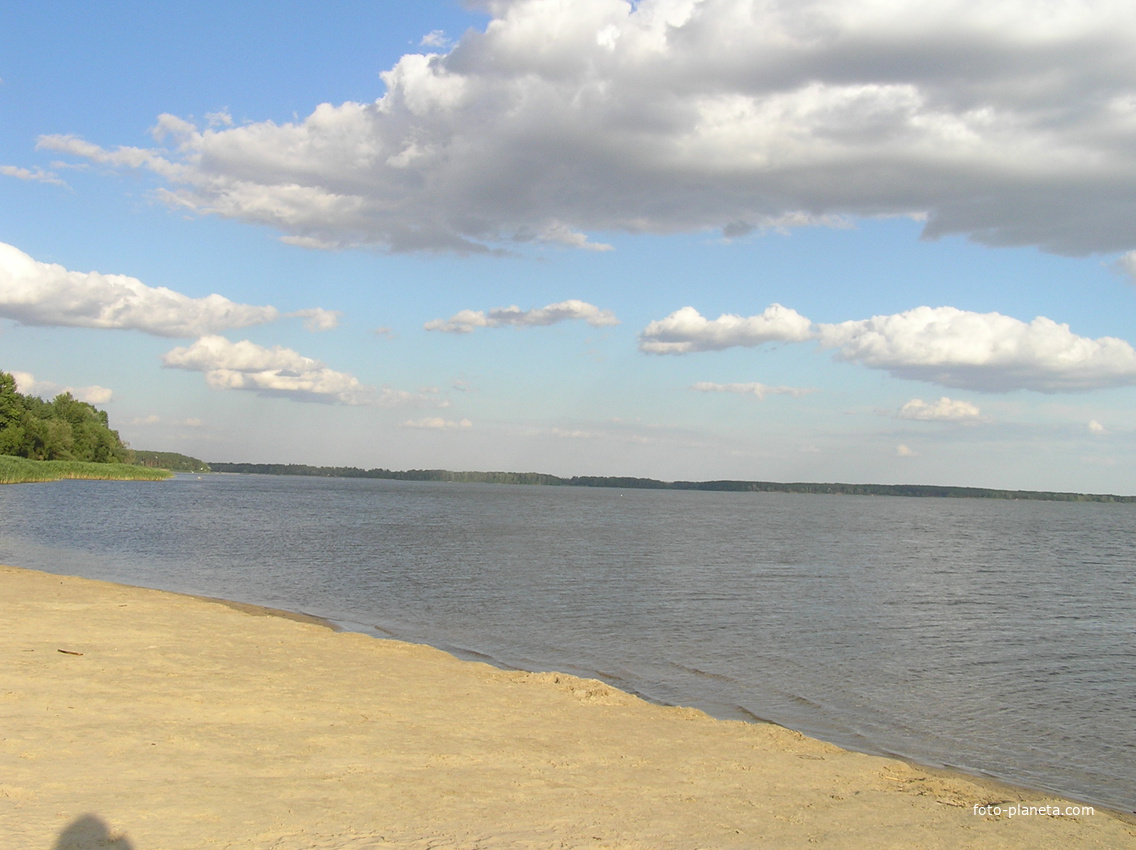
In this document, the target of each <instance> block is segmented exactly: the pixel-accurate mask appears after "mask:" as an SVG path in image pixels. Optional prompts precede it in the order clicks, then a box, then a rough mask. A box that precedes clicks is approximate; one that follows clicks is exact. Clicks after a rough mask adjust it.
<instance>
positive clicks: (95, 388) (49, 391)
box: [10, 372, 114, 404]
mask: <svg viewBox="0 0 1136 850" xmlns="http://www.w3.org/2000/svg"><path fill="white" fill-rule="evenodd" d="M10 374H11V375H12V377H13V378H15V379H16V388H17V389H18V390H19V391H20V392H21V393H23V394H24V395H34V396H38V397H40V398H54V397H55V396H57V395H59V394H60V393H71V395H72V396H73V397H74V398H76V399H78V400H79V401H85V402H87V404H106V403H107V402H108V401H110V400H111V399H112V398H114V392H113V391H112V390H109V389H107V388H106V387H100V386H99V385H98V384H92V385H91V386H89V387H69V386H61V385H60V384H57V383H55V382H54V381H37V380H36V379H35V376H34V375H33V374H32V373H31V372H11V373H10Z"/></svg>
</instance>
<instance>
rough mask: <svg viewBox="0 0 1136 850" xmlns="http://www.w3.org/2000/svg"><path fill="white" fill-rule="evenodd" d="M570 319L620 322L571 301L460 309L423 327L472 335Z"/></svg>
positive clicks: (608, 313)
mask: <svg viewBox="0 0 1136 850" xmlns="http://www.w3.org/2000/svg"><path fill="white" fill-rule="evenodd" d="M573 319H579V320H582V321H585V322H587V323H588V324H589V325H592V326H593V327H604V326H607V325H618V324H619V320H618V319H617V318H615V314H614V313H612V312H611V311H610V310H601V309H600V308H599V307H596V306H595V305H593V304H588V303H587V302H586V301H578V300H576V299H574V298H573V299H569V300H568V301H560V302H558V303H556V304H549V305H548V306H547V307H540V308H538V309H535V310H522V309H521V308H520V307H516V306H513V307H495V308H494V309H492V310H490V311H488V312H485V311H483V310H461V311H460V312H457V313H455V314H454V315H452V316H450V318H448V319H434V320H432V321H429V322H427V323H426V324H425V325H423V326H422V327H424V328H425V329H426V330H428V331H442V332H443V333H462V334H466V333H470V332H472V331H473V330H474V329H475V328H499V327H504V326H506V325H511V326H512V327H515V328H523V327H530V328H531V327H539V326H544V325H552V324H556V323H557V322H567V321H571V320H573Z"/></svg>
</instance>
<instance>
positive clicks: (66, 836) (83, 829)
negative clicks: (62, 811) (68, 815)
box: [51, 815, 134, 850]
mask: <svg viewBox="0 0 1136 850" xmlns="http://www.w3.org/2000/svg"><path fill="white" fill-rule="evenodd" d="M107 847H110V848H113V850H134V845H133V844H131V843H130V839H128V838H127V837H126V836H125V835H113V834H112V833H111V831H110V830H109V829H107V825H106V824H105V823H103V822H102V820H100V819H99V818H97V817H95V816H94V815H83V816H82V817H81V818H78V819H76V820H74V821H72V822H71V824H70V825H69V826H68V827H67V828H66V829H65V830H63V832H61V833H59V838H57V839H56V841H55V844H54V845H53V846H52V848H51V850H96V848H98V850H102V848H107Z"/></svg>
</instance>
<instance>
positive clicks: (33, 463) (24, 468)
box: [0, 455, 173, 484]
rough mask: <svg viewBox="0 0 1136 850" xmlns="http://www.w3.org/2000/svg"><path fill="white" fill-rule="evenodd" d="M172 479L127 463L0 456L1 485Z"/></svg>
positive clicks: (165, 471)
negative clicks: (77, 480)
mask: <svg viewBox="0 0 1136 850" xmlns="http://www.w3.org/2000/svg"><path fill="white" fill-rule="evenodd" d="M171 477H173V473H172V472H170V471H169V470H168V469H153V468H151V467H145V466H132V465H131V464H127V463H88V462H84V461H77V460H28V459H27V458H23V457H13V456H11V455H0V484H34V483H39V482H43V481H60V480H62V479H65V478H82V479H93V480H102V481H164V480H165V479H167V478H171Z"/></svg>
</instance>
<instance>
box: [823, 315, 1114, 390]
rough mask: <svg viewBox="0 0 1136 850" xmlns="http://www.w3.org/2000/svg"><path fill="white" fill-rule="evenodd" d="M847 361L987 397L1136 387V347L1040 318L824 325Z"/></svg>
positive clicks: (913, 318)
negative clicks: (1020, 391)
mask: <svg viewBox="0 0 1136 850" xmlns="http://www.w3.org/2000/svg"><path fill="white" fill-rule="evenodd" d="M820 340H821V344H822V345H823V346H824V347H826V348H835V349H836V356H837V357H838V358H839V359H841V360H847V361H854V362H857V363H861V364H863V365H865V366H869V367H871V368H873V369H884V370H886V371H888V372H890V373H891V374H892V375H895V376H896V377H900V378H910V379H914V380H920V381H928V382H930V383H933V384H939V385H940V386H945V387H961V388H964V389H971V390H979V391H983V392H1009V391H1011V390H1017V389H1028V390H1035V391H1038V392H1045V393H1052V392H1071V391H1079V390H1091V389H1099V388H1102V387H1115V386H1125V385H1131V384H1136V349H1133V347H1132V346H1131V345H1129V344H1128V343H1127V342H1125V341H1124V340H1122V339H1117V338H1115V337H1101V338H1099V339H1089V338H1088V337H1082V336H1077V335H1076V334H1074V333H1073V332H1072V331H1070V330H1069V326H1068V325H1063V324H1058V323H1057V322H1054V321H1053V320H1052V319H1047V318H1045V317H1043V316H1039V317H1037V318H1036V319H1034V320H1033V321H1032V322H1029V323H1026V322H1022V321H1020V320H1018V319H1014V318H1011V317H1010V316H1003V315H1001V314H1000V313H972V312H967V311H964V310H958V309H956V308H954V307H937V308H931V307H917V308H916V309H914V310H908V311H907V312H904V313H897V314H894V315H891V316H873V317H872V318H871V319H862V320H857V321H849V322H841V323H840V324H833V325H821V326H820Z"/></svg>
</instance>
